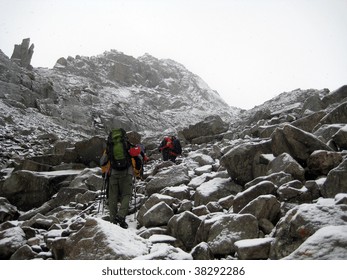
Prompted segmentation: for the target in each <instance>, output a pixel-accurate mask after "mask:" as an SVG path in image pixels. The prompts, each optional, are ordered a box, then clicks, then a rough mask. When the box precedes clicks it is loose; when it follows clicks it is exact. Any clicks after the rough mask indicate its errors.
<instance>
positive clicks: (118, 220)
mask: <svg viewBox="0 0 347 280" xmlns="http://www.w3.org/2000/svg"><path fill="white" fill-rule="evenodd" d="M114 223H115V224H118V225H119V226H120V227H122V228H125V229H127V228H128V224H127V223H126V222H125V218H122V217H121V216H118V215H117V216H116V218H115V219H114Z"/></svg>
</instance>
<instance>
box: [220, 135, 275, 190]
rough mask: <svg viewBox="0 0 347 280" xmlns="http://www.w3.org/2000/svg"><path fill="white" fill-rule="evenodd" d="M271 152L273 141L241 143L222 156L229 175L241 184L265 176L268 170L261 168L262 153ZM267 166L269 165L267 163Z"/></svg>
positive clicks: (222, 162)
mask: <svg viewBox="0 0 347 280" xmlns="http://www.w3.org/2000/svg"><path fill="white" fill-rule="evenodd" d="M269 153H271V142H270V141H264V142H261V143H247V144H241V145H239V146H236V147H234V148H232V149H231V150H230V151H229V152H228V153H227V154H226V155H224V156H223V157H222V158H221V165H222V166H224V167H225V168H226V169H227V170H228V173H229V175H230V176H231V178H232V179H233V180H235V181H236V182H237V183H238V184H240V185H245V184H246V183H248V182H249V181H251V180H253V179H254V178H256V177H259V176H264V175H265V174H266V171H267V170H264V168H261V165H262V164H261V162H260V161H259V158H260V155H261V154H269ZM265 168H267V165H265Z"/></svg>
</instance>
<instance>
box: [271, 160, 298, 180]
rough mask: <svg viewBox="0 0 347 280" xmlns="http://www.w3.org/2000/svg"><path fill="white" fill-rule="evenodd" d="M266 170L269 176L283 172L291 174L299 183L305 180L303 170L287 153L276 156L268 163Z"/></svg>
mask: <svg viewBox="0 0 347 280" xmlns="http://www.w3.org/2000/svg"><path fill="white" fill-rule="evenodd" d="M268 168H269V171H268V174H269V175H270V174H272V173H278V172H281V171H283V172H285V173H288V174H291V175H292V176H293V177H294V178H295V179H298V180H300V181H304V180H305V169H304V168H303V167H302V166H301V165H300V164H299V163H298V162H297V161H296V160H295V159H293V158H292V157H291V155H289V154H288V153H283V154H280V155H278V156H277V157H276V158H275V159H274V160H272V161H271V162H270V163H269V166H268Z"/></svg>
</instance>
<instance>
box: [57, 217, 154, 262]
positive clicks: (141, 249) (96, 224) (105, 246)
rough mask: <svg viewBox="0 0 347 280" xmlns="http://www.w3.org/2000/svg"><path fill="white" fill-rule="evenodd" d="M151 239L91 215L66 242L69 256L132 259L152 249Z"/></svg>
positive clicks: (64, 248)
mask: <svg viewBox="0 0 347 280" xmlns="http://www.w3.org/2000/svg"><path fill="white" fill-rule="evenodd" d="M149 244H150V243H149V242H148V241H146V240H145V239H143V238H141V237H139V236H137V235H136V234H135V233H134V232H132V231H129V230H125V229H123V228H121V227H119V226H117V225H114V224H111V223H109V222H106V221H103V220H101V219H95V218H88V219H87V220H86V223H85V225H84V226H83V227H82V228H81V229H80V230H79V231H78V232H76V233H75V234H73V235H71V236H69V237H68V238H67V239H66V242H65V244H64V247H63V250H64V259H65V260H130V259H133V258H136V257H138V256H139V255H145V254H147V253H148V252H149V248H150V247H149Z"/></svg>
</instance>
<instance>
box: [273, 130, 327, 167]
mask: <svg viewBox="0 0 347 280" xmlns="http://www.w3.org/2000/svg"><path fill="white" fill-rule="evenodd" d="M271 139H272V141H271V147H272V152H273V154H274V155H275V156H278V155H280V154H282V153H288V154H290V155H291V156H292V157H293V158H294V159H295V160H296V161H298V162H299V164H303V163H305V162H306V160H307V159H308V158H309V156H310V155H311V154H312V152H314V151H316V150H326V151H331V148H330V147H328V146H327V145H326V144H324V143H323V142H322V141H320V140H319V139H318V138H317V137H315V136H314V135H313V134H311V133H308V132H305V131H303V130H301V129H298V128H296V127H294V126H292V125H289V124H287V125H285V126H284V127H283V128H277V129H276V130H275V132H274V133H273V134H272V137H271Z"/></svg>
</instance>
